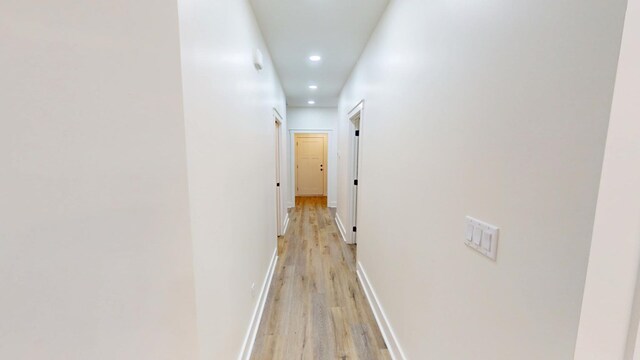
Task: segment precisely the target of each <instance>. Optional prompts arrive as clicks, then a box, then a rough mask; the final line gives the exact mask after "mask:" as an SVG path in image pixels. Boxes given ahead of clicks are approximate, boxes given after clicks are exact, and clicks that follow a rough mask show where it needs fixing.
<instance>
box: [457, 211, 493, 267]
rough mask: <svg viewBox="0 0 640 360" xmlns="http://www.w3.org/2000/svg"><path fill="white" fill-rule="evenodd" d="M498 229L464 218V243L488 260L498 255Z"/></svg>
mask: <svg viewBox="0 0 640 360" xmlns="http://www.w3.org/2000/svg"><path fill="white" fill-rule="evenodd" d="M498 230H499V229H498V227H496V226H494V225H491V224H488V223H486V222H484V221H481V220H478V219H474V218H472V217H471V216H467V217H466V218H465V239H464V243H465V244H466V245H467V246H469V247H470V248H472V249H474V250H476V251H477V252H479V253H481V254H482V255H484V256H486V257H488V258H489V259H492V260H496V257H497V255H498V232H499V231H498Z"/></svg>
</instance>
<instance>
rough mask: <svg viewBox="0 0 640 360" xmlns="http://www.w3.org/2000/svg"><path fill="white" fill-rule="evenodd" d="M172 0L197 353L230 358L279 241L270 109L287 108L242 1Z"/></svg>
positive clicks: (235, 352)
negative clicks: (257, 60) (258, 55)
mask: <svg viewBox="0 0 640 360" xmlns="http://www.w3.org/2000/svg"><path fill="white" fill-rule="evenodd" d="M178 4H179V12H180V34H181V46H182V69H183V88H184V110H185V121H186V129H187V152H188V166H189V192H190V207H191V221H192V236H193V246H194V266H195V279H196V302H197V312H198V330H199V331H198V335H199V345H200V358H201V359H208V360H209V359H234V358H236V357H237V356H238V353H239V351H240V348H241V345H242V342H243V339H244V336H245V333H246V331H247V327H248V326H249V322H250V318H251V314H252V311H253V309H254V306H255V304H256V302H257V300H258V298H257V297H253V296H252V294H251V284H252V283H255V284H256V290H258V289H260V288H261V286H262V282H263V280H264V277H265V274H266V272H267V268H268V265H269V261H270V259H271V256H272V254H273V253H274V251H275V249H276V235H275V234H276V224H275V222H276V221H275V219H276V214H275V155H274V153H275V148H274V131H275V130H274V129H275V124H274V117H273V115H272V112H273V108H274V107H276V108H277V109H278V111H279V112H280V114H281V115H282V116H285V111H286V108H285V98H284V93H283V91H282V89H281V87H280V84H279V81H278V78H277V75H276V73H275V71H274V68H273V64H272V62H271V60H270V57H269V53H268V51H267V48H266V47H265V44H264V42H263V39H262V36H261V34H260V31H259V29H258V27H257V25H256V22H255V18H254V16H253V13H252V11H251V8H250V6H249V5H248V2H247V1H236V0H216V1H194V0H179V1H178ZM255 48H259V49H260V50H261V51H262V53H263V54H264V62H265V66H264V69H263V70H262V71H261V72H257V71H256V70H255V69H254V67H253V63H252V54H253V51H254V49H255ZM281 129H283V131H284V129H286V122H285V123H283V124H282V127H281ZM282 135H283V136H282V138H283V139H286V136H285V134H282ZM285 143H286V142H285ZM285 150H286V149H285ZM282 154H286V151H282ZM282 163H283V164H284V163H285V161H283V162H282ZM285 169H286V168H285ZM286 180H287V177H286V172H284V173H283V177H282V182H283V184H282V185H283V187H284V188H285V189H286V188H287V181H286ZM283 204H284V202H283ZM256 292H257V291H256ZM256 295H257V294H256Z"/></svg>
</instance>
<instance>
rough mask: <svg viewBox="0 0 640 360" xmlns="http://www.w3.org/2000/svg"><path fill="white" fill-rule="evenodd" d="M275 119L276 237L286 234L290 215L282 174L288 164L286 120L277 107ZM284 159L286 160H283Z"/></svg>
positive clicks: (274, 110)
mask: <svg viewBox="0 0 640 360" xmlns="http://www.w3.org/2000/svg"><path fill="white" fill-rule="evenodd" d="M273 119H274V125H275V126H274V129H275V131H274V137H273V141H274V146H273V149H274V151H276V154H275V156H274V161H275V164H274V165H275V166H274V167H275V175H276V179H275V182H274V185H275V207H276V214H275V215H276V219H275V223H276V237H278V236H281V235H284V233H285V231H286V228H287V225H288V222H289V216H288V213H287V211H285V210H286V209H285V206H284V205H285V201H284V200H285V194H286V189H285V190H283V188H284V187H285V182H284V181H283V179H284V177H283V176H282V175H283V174H286V173H285V172H283V171H282V170H283V166H282V165H283V164H286V158H284V157H283V155H286V147H284V146H283V145H284V141H282V138H283V129H284V126H283V125H284V121H283V118H282V115H280V113H279V112H278V110H277V109H276V108H273ZM283 159H284V161H283ZM278 180H279V182H278Z"/></svg>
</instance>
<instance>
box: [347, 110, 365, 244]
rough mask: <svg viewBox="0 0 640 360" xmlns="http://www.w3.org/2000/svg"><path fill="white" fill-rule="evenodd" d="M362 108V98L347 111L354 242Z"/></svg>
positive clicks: (354, 237) (356, 229)
mask: <svg viewBox="0 0 640 360" xmlns="http://www.w3.org/2000/svg"><path fill="white" fill-rule="evenodd" d="M363 108H364V100H363V101H361V102H360V103H358V105H356V107H355V108H353V110H351V111H350V112H349V139H350V144H351V146H350V156H349V170H350V171H349V172H350V174H351V176H350V178H349V179H350V181H352V182H351V184H350V189H351V196H350V205H349V214H350V215H351V224H352V227H351V236H350V241H349V242H350V243H351V244H356V235H357V231H358V174H359V171H360V163H361V159H360V158H361V154H360V129H361V127H362V110H363Z"/></svg>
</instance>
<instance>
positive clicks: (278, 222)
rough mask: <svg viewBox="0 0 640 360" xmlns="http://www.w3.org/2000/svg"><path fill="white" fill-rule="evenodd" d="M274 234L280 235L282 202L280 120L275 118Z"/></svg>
mask: <svg viewBox="0 0 640 360" xmlns="http://www.w3.org/2000/svg"><path fill="white" fill-rule="evenodd" d="M275 123H276V137H275V145H276V235H277V236H280V235H282V202H281V195H280V122H279V121H278V120H277V119H276V121H275Z"/></svg>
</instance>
